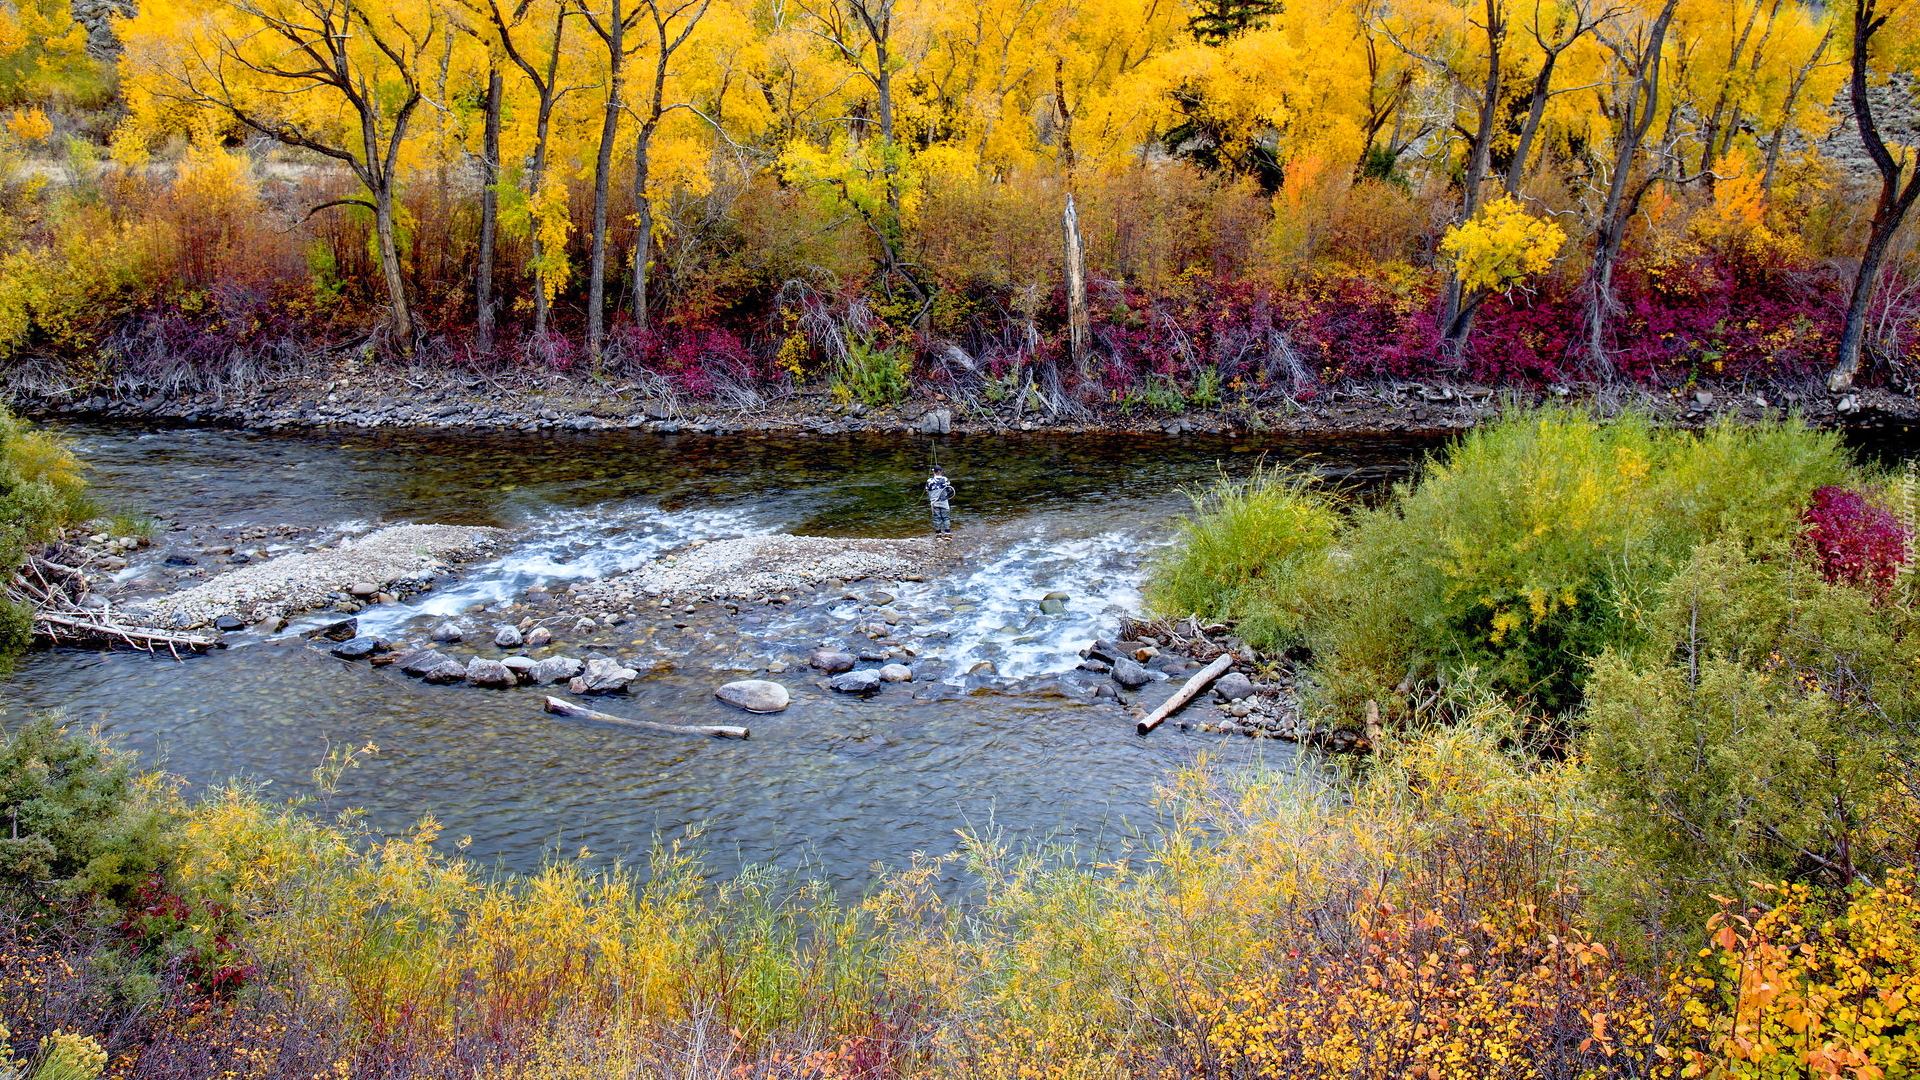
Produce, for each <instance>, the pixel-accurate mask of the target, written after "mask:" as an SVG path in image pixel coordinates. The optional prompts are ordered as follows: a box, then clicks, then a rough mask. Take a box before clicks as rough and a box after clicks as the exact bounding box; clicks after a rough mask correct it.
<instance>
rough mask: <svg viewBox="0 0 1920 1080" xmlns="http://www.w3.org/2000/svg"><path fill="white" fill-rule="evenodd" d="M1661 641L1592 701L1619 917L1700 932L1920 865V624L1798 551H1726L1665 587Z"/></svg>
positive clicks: (1613, 660) (1611, 668) (1599, 673)
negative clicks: (1731, 908)
mask: <svg viewBox="0 0 1920 1080" xmlns="http://www.w3.org/2000/svg"><path fill="white" fill-rule="evenodd" d="M1648 631H1649V632H1648V635H1647V638H1646V640H1645V641H1644V642H1643V643H1642V645H1641V646H1640V647H1639V648H1638V649H1636V650H1626V649H1614V650H1609V651H1607V652H1606V653H1605V654H1603V655H1602V656H1601V657H1600V658H1599V659H1598V660H1597V661H1596V662H1595V664H1594V666H1593V674H1592V677H1591V679H1590V680H1589V682H1588V686H1587V695H1588V696H1587V704H1588V709H1587V723H1588V734H1587V739H1586V752H1587V756H1588V758H1589V761H1590V769H1589V783H1590V785H1591V787H1592V789H1593V791H1594V792H1595V794H1596V795H1597V796H1598V799H1599V801H1600V805H1601V809H1602V812H1601V813H1600V814H1599V815H1598V816H1597V818H1596V820H1597V821H1598V822H1600V826H1601V833H1602V840H1603V842H1604V843H1605V845H1606V846H1608V847H1610V848H1611V849H1613V850H1615V851H1616V852H1618V858H1617V860H1616V861H1615V862H1613V863H1612V864H1611V865H1610V866H1609V867H1608V868H1607V869H1605V870H1604V871H1602V872H1600V873H1599V874H1598V875H1597V877H1598V878H1599V882H1598V883H1599V885H1600V888H1599V890H1598V897H1599V907H1600V909H1601V911H1602V912H1603V914H1605V915H1606V916H1607V917H1608V918H1610V919H1612V920H1616V921H1620V922H1638V923H1641V924H1643V928H1657V926H1658V925H1659V924H1663V923H1664V924H1667V925H1679V926H1685V927H1694V926H1698V925H1699V923H1700V921H1701V920H1702V919H1704V918H1705V917H1706V916H1707V915H1709V914H1711V913H1712V911H1713V910H1714V904H1713V902H1712V901H1711V899H1710V897H1711V896H1712V895H1713V894H1719V895H1722V896H1733V897H1748V898H1752V897H1753V891H1752V883H1753V882H1754V881H1757V880H1758V881H1768V880H1771V881H1779V880H1784V879H1786V878H1788V877H1796V878H1799V879H1802V880H1814V881H1822V882H1824V883H1826V884H1828V885H1832V886H1838V887H1844V886H1848V885H1851V884H1853V883H1855V881H1857V880H1863V879H1864V876H1865V875H1868V874H1875V873H1879V872H1882V871H1884V870H1885V869H1886V868H1887V867H1888V866H1890V865H1895V864H1898V863H1899V862H1902V861H1904V860H1909V859H1912V858H1913V857H1914V855H1915V851H1914V844H1915V840H1914V837H1915V835H1916V826H1920V820H1916V819H1915V817H1914V816H1913V809H1912V801H1911V800H1912V797H1913V795H1914V794H1916V793H1915V792H1912V791H1906V792H1905V793H1904V794H1902V791H1903V787H1902V783H1901V781H1902V777H1903V776H1905V777H1909V778H1911V777H1913V776H1920V772H1917V771H1915V769H1914V766H1915V764H1916V762H1917V761H1920V725H1916V721H1920V668H1917V667H1916V661H1920V632H1917V631H1920V624H1917V623H1916V620H1915V617H1914V616H1913V614H1911V613H1910V612H1907V611H1904V610H1899V609H1892V608H1888V607H1885V606H1883V605H1879V604H1876V603H1875V602H1874V600H1873V597H1872V596H1871V595H1870V594H1869V593H1868V592H1866V591H1865V590H1862V589H1858V588H1854V587H1851V586H1846V585H1830V584H1828V583H1827V582H1826V581H1824V580H1823V579H1822V577H1821V575H1820V573H1819V571H1818V569H1817V568H1816V567H1815V566H1813V565H1812V564H1811V563H1810V562H1809V561H1808V560H1807V559H1806V557H1805V555H1804V552H1802V551H1801V550H1798V549H1796V548H1792V547H1789V546H1787V545H1784V544H1778V543H1776V544H1769V545H1763V546H1761V547H1760V548H1758V549H1757V554H1749V553H1748V552H1747V551H1745V550H1743V548H1742V546H1741V545H1740V544H1739V543H1737V542H1736V541H1733V540H1730V539H1723V540H1720V541H1717V542H1714V543H1711V544H1707V545H1703V546H1702V547H1701V548H1699V549H1698V550H1697V551H1696V552H1695V553H1694V555H1693V557H1692V558H1691V559H1690V561H1689V562H1688V564H1687V565H1686V566H1685V567H1683V568H1682V570H1681V571H1680V573H1679V574H1678V575H1676V576H1675V578H1674V579H1673V580H1672V582H1671V583H1669V584H1668V585H1667V586H1666V587H1665V588H1664V590H1663V591H1662V596H1661V601H1660V603H1659V605H1658V607H1657V608H1656V609H1655V610H1654V612H1653V613H1652V616H1651V618H1650V619H1649V620H1648ZM1646 924H1652V925H1651V926H1650V927H1649V926H1647V925H1646ZM1624 928H1625V927H1622V929H1624ZM1631 936H1636V937H1639V936H1643V935H1631Z"/></svg>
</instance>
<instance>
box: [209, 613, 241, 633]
mask: <svg viewBox="0 0 1920 1080" xmlns="http://www.w3.org/2000/svg"><path fill="white" fill-rule="evenodd" d="M213 628H214V629H215V630H218V631H220V632H221V633H223V634H231V633H233V632H234V631H236V630H245V629H246V628H247V624H246V623H244V622H241V621H240V620H239V619H238V618H236V617H234V616H232V615H222V616H220V617H219V618H217V619H215V620H213Z"/></svg>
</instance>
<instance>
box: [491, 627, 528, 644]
mask: <svg viewBox="0 0 1920 1080" xmlns="http://www.w3.org/2000/svg"><path fill="white" fill-rule="evenodd" d="M526 642H527V639H526V638H525V637H524V636H522V635H521V633H520V628H519V627H517V626H514V625H513V624H511V623H502V624H500V625H499V626H497V627H495V628H494V631H493V643H494V644H495V645H498V646H499V647H501V648H503V649H517V648H519V647H520V646H522V645H524V644H526Z"/></svg>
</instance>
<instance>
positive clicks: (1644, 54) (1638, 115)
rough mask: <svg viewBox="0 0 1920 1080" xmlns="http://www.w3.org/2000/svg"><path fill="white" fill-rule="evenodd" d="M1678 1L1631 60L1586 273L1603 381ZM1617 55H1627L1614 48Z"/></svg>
mask: <svg viewBox="0 0 1920 1080" xmlns="http://www.w3.org/2000/svg"><path fill="white" fill-rule="evenodd" d="M1678 6H1679V0H1666V3H1665V4H1664V5H1663V6H1662V7H1661V9H1660V14H1659V15H1658V16H1657V17H1656V18H1655V19H1654V21H1653V25H1652V26H1650V27H1649V28H1648V30H1647V36H1646V38H1645V39H1644V40H1643V41H1641V42H1640V43H1639V47H1638V49H1637V51H1636V52H1634V54H1633V55H1631V56H1630V57H1629V62H1630V63H1631V65H1632V71H1633V81H1632V82H1631V83H1630V84H1629V86H1628V89H1627V99H1626V106H1625V108H1624V109H1623V110H1622V112H1621V115H1620V123H1619V127H1618V130H1617V131H1616V133H1615V136H1614V160H1613V175H1612V177H1611V178H1610V179H1609V183H1608V184H1607V198H1606V202H1605V203H1604V204H1603V205H1602V208H1601V211H1600V220H1599V224H1598V225H1597V226H1596V227H1595V228H1594V238H1593V264H1592V266H1591V267H1590V268H1589V270H1588V273H1587V317H1586V323H1587V325H1586V333H1585V335H1584V336H1585V337H1586V347H1587V361H1588V363H1589V365H1590V366H1591V367H1592V369H1593V371H1594V374H1596V375H1598V376H1600V377H1601V378H1604V379H1612V378H1613V376H1614V369H1613V358H1612V356H1610V355H1609V354H1608V350H1607V328H1608V325H1609V324H1610V323H1611V321H1612V319H1613V313H1614V310H1615V309H1616V308H1617V307H1619V300H1618V299H1617V298H1616V297H1615V295H1614V290H1613V272H1614V268H1615V264H1617V263H1618V262H1619V260H1620V248H1621V244H1622V243H1623V242H1624V241H1625V239H1626V235H1627V222H1628V220H1629V219H1630V218H1631V217H1632V215H1633V211H1634V208H1635V207H1636V206H1637V204H1638V203H1639V201H1640V199H1639V195H1640V193H1643V192H1644V191H1645V190H1646V189H1645V188H1644V187H1642V188H1641V189H1640V192H1636V193H1633V194H1632V195H1629V190H1630V189H1631V188H1632V186H1633V169H1634V163H1635V162H1636V161H1637V160H1638V158H1639V156H1640V148H1641V146H1642V145H1644V144H1645V142H1646V138H1647V132H1648V130H1650V129H1651V128H1652V127H1653V120H1654V116H1655V114H1656V113H1657V112H1658V111H1659V109H1658V106H1659V102H1660V63H1661V54H1662V51H1663V50H1664V49H1665V47H1666V39H1667V27H1668V25H1670V24H1671V23H1672V22H1673V13H1674V9H1675V8H1676V7H1678ZM1614 52H1615V55H1623V54H1625V53H1626V52H1627V50H1626V49H1625V48H1624V47H1618V48H1615V49H1614Z"/></svg>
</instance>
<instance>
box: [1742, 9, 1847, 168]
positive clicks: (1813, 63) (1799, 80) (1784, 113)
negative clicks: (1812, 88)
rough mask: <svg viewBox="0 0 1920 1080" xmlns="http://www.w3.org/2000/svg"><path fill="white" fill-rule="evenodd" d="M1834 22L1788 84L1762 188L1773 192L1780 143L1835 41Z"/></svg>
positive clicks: (1769, 149) (1768, 154)
mask: <svg viewBox="0 0 1920 1080" xmlns="http://www.w3.org/2000/svg"><path fill="white" fill-rule="evenodd" d="M1833 30H1834V23H1833V22H1831V21H1829V22H1828V23H1827V32H1826V33H1825V34H1823V35H1821V37H1820V43H1819V44H1818V45H1815V46H1814V47H1813V55H1812V56H1809V57H1807V62H1806V63H1805V64H1803V65H1801V67H1800V69H1799V70H1797V71H1795V72H1794V73H1793V80H1792V81H1791V82H1789V83H1788V84H1787V98H1786V101H1785V102H1783V103H1782V104H1781V106H1780V126H1779V127H1776V128H1774V129H1773V138H1772V139H1769V140H1768V141H1767V165H1766V169H1765V171H1763V172H1762V173H1761V174H1760V190H1761V191H1764V192H1766V193H1767V194H1769V195H1771V194H1772V193H1773V176H1774V172H1775V170H1776V169H1777V168H1778V167H1779V165H1780V145H1781V144H1782V143H1784V142H1785V141H1786V138H1787V129H1788V128H1789V127H1790V126H1792V124H1793V109H1794V106H1795V105H1798V104H1799V102H1800V91H1802V90H1804V89H1805V88H1806V85H1807V80H1808V79H1810V78H1812V77H1813V72H1814V69H1816V68H1818V67H1819V66H1820V58H1821V57H1822V56H1825V55H1826V52H1827V46H1828V45H1831V44H1832V43H1833Z"/></svg>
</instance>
